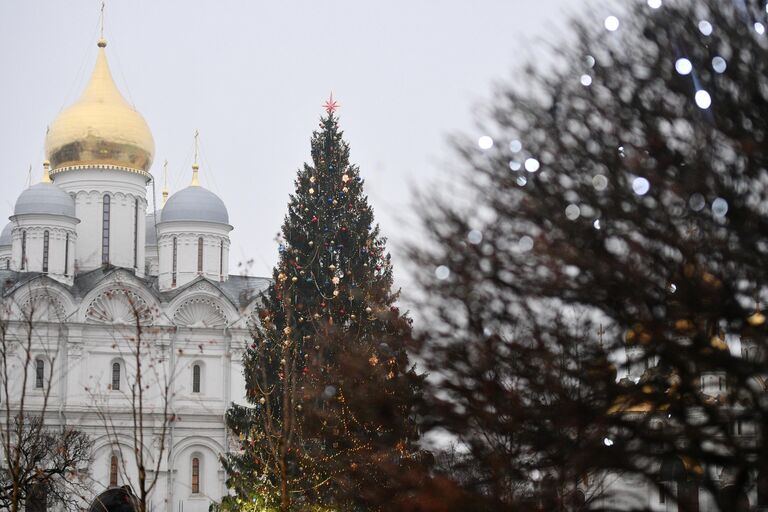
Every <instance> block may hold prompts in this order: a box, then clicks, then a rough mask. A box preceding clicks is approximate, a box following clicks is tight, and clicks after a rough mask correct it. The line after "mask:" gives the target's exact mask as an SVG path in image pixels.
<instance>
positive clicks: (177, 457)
mask: <svg viewBox="0 0 768 512" xmlns="http://www.w3.org/2000/svg"><path fill="white" fill-rule="evenodd" d="M192 453H200V454H203V453H208V454H210V455H211V456H212V457H213V458H214V460H215V459H217V458H218V456H219V454H222V453H224V447H223V446H222V445H221V444H219V442H218V441H215V440H213V439H211V438H210V437H205V436H197V435H193V436H188V437H185V438H184V439H182V440H181V441H179V442H178V443H177V444H176V445H175V446H174V447H173V457H172V460H171V461H170V463H171V467H173V468H176V467H178V464H185V463H186V462H185V461H188V460H189V459H190V458H191V456H192V455H191V454H192Z"/></svg>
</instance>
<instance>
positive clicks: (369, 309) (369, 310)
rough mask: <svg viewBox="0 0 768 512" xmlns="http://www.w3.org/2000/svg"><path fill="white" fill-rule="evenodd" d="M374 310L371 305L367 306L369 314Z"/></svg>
mask: <svg viewBox="0 0 768 512" xmlns="http://www.w3.org/2000/svg"><path fill="white" fill-rule="evenodd" d="M372 311H373V310H372V309H371V306H368V307H367V308H365V312H366V313H369V314H370V313H371V312H372Z"/></svg>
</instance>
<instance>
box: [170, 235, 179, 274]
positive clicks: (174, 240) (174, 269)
mask: <svg viewBox="0 0 768 512" xmlns="http://www.w3.org/2000/svg"><path fill="white" fill-rule="evenodd" d="M177 257H178V244H177V240H176V237H173V265H172V272H171V286H176V261H177V260H176V258H177Z"/></svg>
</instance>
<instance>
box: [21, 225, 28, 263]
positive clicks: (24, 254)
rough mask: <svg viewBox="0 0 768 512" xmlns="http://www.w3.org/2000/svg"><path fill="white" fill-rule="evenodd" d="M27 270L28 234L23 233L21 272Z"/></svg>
mask: <svg viewBox="0 0 768 512" xmlns="http://www.w3.org/2000/svg"><path fill="white" fill-rule="evenodd" d="M26 268H27V232H26V231H22V232H21V270H24V269H26Z"/></svg>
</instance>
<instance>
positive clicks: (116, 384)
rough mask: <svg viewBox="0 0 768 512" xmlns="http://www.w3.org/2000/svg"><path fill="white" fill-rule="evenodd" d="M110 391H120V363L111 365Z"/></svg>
mask: <svg viewBox="0 0 768 512" xmlns="http://www.w3.org/2000/svg"><path fill="white" fill-rule="evenodd" d="M112 389H114V390H116V391H117V390H120V363H117V362H115V363H112Z"/></svg>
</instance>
